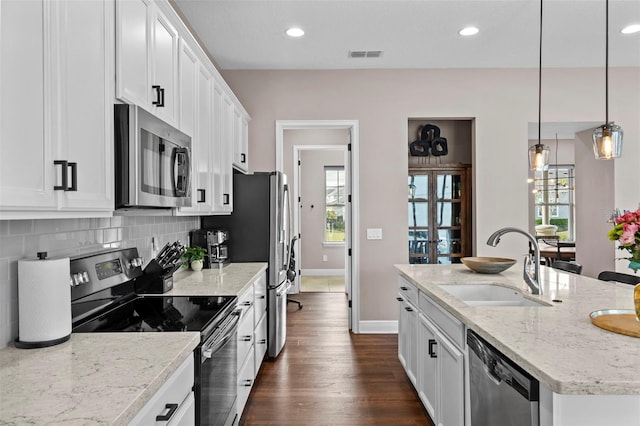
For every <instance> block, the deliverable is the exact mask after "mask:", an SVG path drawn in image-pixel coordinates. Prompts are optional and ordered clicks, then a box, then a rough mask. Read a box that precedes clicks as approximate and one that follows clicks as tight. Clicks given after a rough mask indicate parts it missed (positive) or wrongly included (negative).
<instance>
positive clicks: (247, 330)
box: [238, 306, 253, 369]
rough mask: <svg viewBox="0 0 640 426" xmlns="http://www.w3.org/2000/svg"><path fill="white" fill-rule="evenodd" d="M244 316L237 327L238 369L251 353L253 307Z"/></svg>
mask: <svg viewBox="0 0 640 426" xmlns="http://www.w3.org/2000/svg"><path fill="white" fill-rule="evenodd" d="M246 314H247V316H245V317H244V318H242V320H240V326H239V327H238V369H239V368H240V366H241V365H242V364H244V361H245V359H246V358H247V355H248V354H249V352H253V306H252V307H250V308H249V310H248V311H246Z"/></svg>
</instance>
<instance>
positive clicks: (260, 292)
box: [253, 274, 267, 327]
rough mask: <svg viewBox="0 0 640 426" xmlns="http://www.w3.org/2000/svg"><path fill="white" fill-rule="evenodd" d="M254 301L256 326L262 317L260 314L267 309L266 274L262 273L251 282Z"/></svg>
mask: <svg viewBox="0 0 640 426" xmlns="http://www.w3.org/2000/svg"><path fill="white" fill-rule="evenodd" d="M253 294H254V295H255V302H254V314H253V315H254V324H255V326H256V327H257V326H258V323H259V322H260V320H261V319H262V315H263V314H264V313H265V312H266V311H267V276H266V274H262V275H261V276H260V278H258V279H257V280H256V281H255V282H254V284H253Z"/></svg>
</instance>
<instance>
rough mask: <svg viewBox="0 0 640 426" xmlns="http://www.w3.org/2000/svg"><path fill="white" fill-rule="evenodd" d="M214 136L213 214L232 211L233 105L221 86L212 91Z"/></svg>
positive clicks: (217, 85)
mask: <svg viewBox="0 0 640 426" xmlns="http://www.w3.org/2000/svg"><path fill="white" fill-rule="evenodd" d="M213 121H214V126H213V135H214V138H213V139H214V147H215V148H214V153H213V170H214V173H213V174H214V185H215V186H214V191H215V194H214V199H213V209H214V213H218V214H226V213H231V212H232V211H233V167H232V163H233V152H234V151H233V103H232V101H231V99H230V98H229V97H228V96H227V95H226V94H225V93H224V92H223V90H222V87H221V85H219V84H217V82H216V84H214V90H213Z"/></svg>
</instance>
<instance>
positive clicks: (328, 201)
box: [324, 166, 345, 242]
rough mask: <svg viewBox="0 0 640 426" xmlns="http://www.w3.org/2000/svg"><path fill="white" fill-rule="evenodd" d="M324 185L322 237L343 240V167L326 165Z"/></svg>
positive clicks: (327, 239) (330, 239)
mask: <svg viewBox="0 0 640 426" xmlns="http://www.w3.org/2000/svg"><path fill="white" fill-rule="evenodd" d="M324 185H325V215H324V229H325V231H324V239H325V241H326V242H344V203H345V191H344V167H343V166H326V167H325V168H324Z"/></svg>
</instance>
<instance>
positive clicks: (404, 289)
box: [400, 287, 409, 291]
mask: <svg viewBox="0 0 640 426" xmlns="http://www.w3.org/2000/svg"><path fill="white" fill-rule="evenodd" d="M400 290H402V291H407V290H409V289H408V288H407V287H400Z"/></svg>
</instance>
